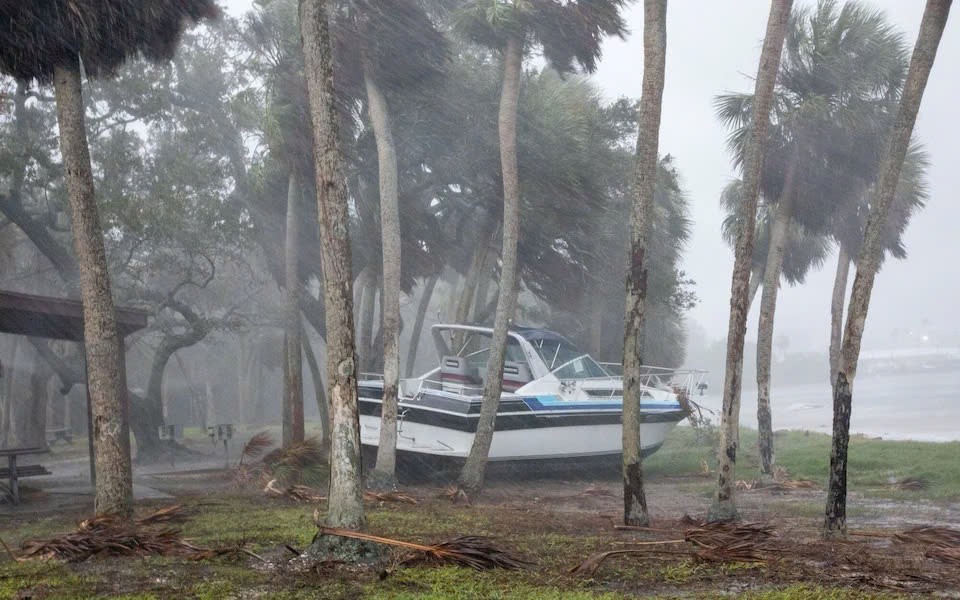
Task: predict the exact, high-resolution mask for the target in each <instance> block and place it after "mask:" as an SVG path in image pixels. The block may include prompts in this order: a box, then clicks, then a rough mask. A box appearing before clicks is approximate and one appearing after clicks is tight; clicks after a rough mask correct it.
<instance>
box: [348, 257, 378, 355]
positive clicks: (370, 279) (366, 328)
mask: <svg viewBox="0 0 960 600" xmlns="http://www.w3.org/2000/svg"><path fill="white" fill-rule="evenodd" d="M360 275H361V277H359V278H358V279H360V282H359V283H360V285H362V286H363V292H362V295H361V296H360V336H359V337H360V339H359V341H358V346H357V349H358V353H359V355H360V370H361V371H369V370H371V365H372V364H373V357H372V354H373V316H374V314H375V309H376V300H377V274H376V273H375V272H374V270H373V269H372V268H371V267H367V268H365V269H364V270H363V272H362V273H361V274H360ZM351 310H352V309H351Z"/></svg>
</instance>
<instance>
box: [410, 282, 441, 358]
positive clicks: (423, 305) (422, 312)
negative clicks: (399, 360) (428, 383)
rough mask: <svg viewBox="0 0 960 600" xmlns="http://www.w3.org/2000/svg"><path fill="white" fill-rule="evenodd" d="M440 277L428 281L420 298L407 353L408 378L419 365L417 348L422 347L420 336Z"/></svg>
mask: <svg viewBox="0 0 960 600" xmlns="http://www.w3.org/2000/svg"><path fill="white" fill-rule="evenodd" d="M439 278H440V276H439V275H434V276H433V277H431V278H430V279H428V280H427V283H426V285H425V286H424V288H423V292H422V294H421V296H420V304H419V306H417V319H416V320H415V321H414V322H413V331H411V332H410V350H409V351H408V352H407V369H406V376H407V377H412V376H413V369H414V368H415V366H416V364H417V348H418V347H419V346H420V336H421V335H423V322H424V320H425V319H426V318H427V309H428V308H429V307H430V299H431V298H432V297H433V290H434V289H436V287H437V279H439Z"/></svg>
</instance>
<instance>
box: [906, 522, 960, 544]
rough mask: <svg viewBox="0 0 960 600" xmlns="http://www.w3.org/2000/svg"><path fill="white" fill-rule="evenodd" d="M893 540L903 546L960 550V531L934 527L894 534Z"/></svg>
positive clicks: (916, 528)
mask: <svg viewBox="0 0 960 600" xmlns="http://www.w3.org/2000/svg"><path fill="white" fill-rule="evenodd" d="M893 539H894V540H896V541H898V542H900V543H903V544H923V545H927V546H943V547H946V548H960V529H951V528H950V527H933V526H922V527H914V528H912V529H907V530H906V531H901V532H899V533H895V534H893Z"/></svg>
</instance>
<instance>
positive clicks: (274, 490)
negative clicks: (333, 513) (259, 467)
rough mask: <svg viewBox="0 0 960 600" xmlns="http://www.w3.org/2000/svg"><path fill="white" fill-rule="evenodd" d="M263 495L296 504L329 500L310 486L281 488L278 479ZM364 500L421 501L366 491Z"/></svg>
mask: <svg viewBox="0 0 960 600" xmlns="http://www.w3.org/2000/svg"><path fill="white" fill-rule="evenodd" d="M263 493H265V494H272V495H274V496H277V497H283V498H288V499H290V500H293V501H295V502H310V503H314V504H315V503H317V502H323V501H324V500H326V499H327V497H326V496H325V495H323V493H322V492H321V491H320V490H318V489H316V488H312V487H310V486H306V485H288V486H286V487H280V486H279V485H278V483H277V480H276V479H271V480H270V481H268V482H267V485H266V487H264V488H263ZM363 499H364V500H366V501H367V502H381V503H383V502H399V503H401V504H419V501H418V500H417V499H416V498H414V497H413V496H411V495H409V494H404V493H403V492H396V491H393V492H373V491H369V490H367V491H364V492H363Z"/></svg>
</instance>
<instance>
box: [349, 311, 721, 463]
mask: <svg viewBox="0 0 960 600" xmlns="http://www.w3.org/2000/svg"><path fill="white" fill-rule="evenodd" d="M432 334H433V338H434V342H435V344H436V347H437V355H438V359H439V364H438V366H437V367H436V368H434V369H432V370H431V371H429V372H427V373H426V374H424V375H422V376H420V377H416V378H412V379H403V380H401V382H400V405H399V416H398V422H397V428H398V437H397V450H398V451H400V452H401V453H405V452H409V453H415V454H419V455H432V456H435V457H451V458H459V459H463V458H466V456H467V455H468V454H469V453H470V447H471V446H472V444H473V438H474V434H475V432H476V429H477V422H478V421H479V418H480V404H481V399H482V395H483V387H484V377H485V375H486V367H487V358H488V356H489V351H490V341H491V339H492V336H493V330H492V329H490V328H488V327H476V326H470V325H435V326H433V328H432ZM503 371H504V374H503V392H502V395H501V398H500V405H499V407H498V409H497V418H496V421H495V432H494V436H493V444H492V445H491V447H490V455H489V459H490V460H491V461H514V460H518V461H524V460H537V459H556V458H573V457H590V456H605V455H617V454H620V453H621V451H622V442H621V436H622V427H621V410H622V400H623V398H622V396H623V380H622V377H621V376H620V374H619V371H620V365H611V364H601V363H599V362H597V361H595V360H594V359H593V358H591V357H590V356H589V355H588V354H586V353H584V352H581V351H580V350H578V349H577V348H576V347H575V346H574V345H573V344H572V343H570V342H569V341H568V340H567V339H566V338H564V337H563V336H561V335H558V334H556V333H553V332H551V331H546V330H543V329H534V328H519V327H517V328H513V329H512V330H511V331H510V332H509V335H508V343H507V356H506V362H505V363H504V369H503ZM704 373H705V372H703V371H677V370H673V369H661V368H656V367H644V368H643V369H642V373H641V382H642V385H643V387H642V390H643V392H642V398H641V425H640V439H641V444H642V451H643V453H644V454H645V455H649V454H652V453H653V452H655V451H656V450H657V449H659V448H660V446H661V445H662V444H663V442H664V439H665V438H666V437H667V434H668V433H669V432H670V431H671V430H672V429H673V428H674V427H675V426H676V425H677V423H679V422H680V421H682V420H683V419H684V418H685V417H686V415H687V413H686V411H685V410H684V408H683V407H682V406H681V401H680V400H681V398H678V394H686V395H687V396H686V397H687V398H689V397H690V396H692V393H693V391H694V389H695V388H696V386H697V385H698V384H699V383H700V382H701V380H702V378H703V375H704ZM359 388H360V394H359V395H360V399H359V400H360V406H359V408H360V439H361V442H362V443H363V444H364V445H365V446H376V445H377V444H378V442H379V439H380V407H381V404H382V395H383V377H382V375H372V374H363V375H361V377H360V382H359Z"/></svg>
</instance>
